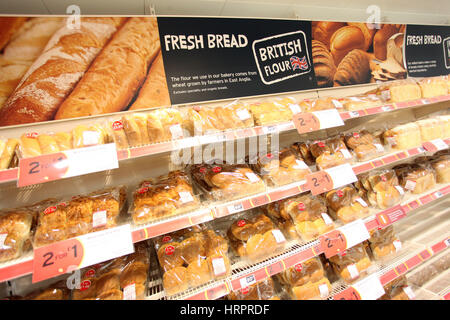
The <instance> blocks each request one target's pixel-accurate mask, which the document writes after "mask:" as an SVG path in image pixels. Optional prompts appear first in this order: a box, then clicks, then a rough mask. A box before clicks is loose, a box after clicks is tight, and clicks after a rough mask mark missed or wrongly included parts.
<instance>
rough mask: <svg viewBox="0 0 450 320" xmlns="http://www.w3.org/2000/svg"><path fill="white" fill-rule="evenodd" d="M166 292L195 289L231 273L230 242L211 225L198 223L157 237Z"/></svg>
mask: <svg viewBox="0 0 450 320" xmlns="http://www.w3.org/2000/svg"><path fill="white" fill-rule="evenodd" d="M155 248H156V251H157V255H158V262H159V266H160V268H161V273H162V279H163V287H164V291H165V292H166V294H167V295H174V294H177V293H180V292H183V291H185V290H187V289H189V288H195V287H198V286H200V285H202V284H205V283H207V282H209V281H211V280H218V279H222V278H225V277H227V276H229V275H230V274H231V263H230V260H229V258H228V242H227V240H226V239H225V237H224V235H223V234H221V232H220V231H218V230H215V229H213V228H212V226H211V225H199V226H194V227H189V228H186V229H183V230H179V231H176V232H173V233H170V234H166V235H163V236H160V237H157V238H156V239H155Z"/></svg>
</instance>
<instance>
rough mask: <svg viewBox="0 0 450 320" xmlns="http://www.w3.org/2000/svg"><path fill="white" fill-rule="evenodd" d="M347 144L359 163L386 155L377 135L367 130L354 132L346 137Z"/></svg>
mask: <svg viewBox="0 0 450 320" xmlns="http://www.w3.org/2000/svg"><path fill="white" fill-rule="evenodd" d="M345 144H346V145H347V147H348V148H349V149H350V150H352V152H353V153H354V154H355V155H356V159H358V161H367V160H370V159H373V158H377V157H380V156H382V155H383V154H385V152H386V151H385V148H384V146H383V144H382V142H381V139H380V138H379V135H378V134H377V133H371V132H369V131H367V130H361V131H353V132H349V133H347V134H346V135H345Z"/></svg>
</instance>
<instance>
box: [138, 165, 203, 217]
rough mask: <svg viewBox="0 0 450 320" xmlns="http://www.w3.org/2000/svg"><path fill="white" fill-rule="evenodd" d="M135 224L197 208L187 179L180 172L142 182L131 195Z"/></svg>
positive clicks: (196, 200)
mask: <svg viewBox="0 0 450 320" xmlns="http://www.w3.org/2000/svg"><path fill="white" fill-rule="evenodd" d="M133 199H134V205H133V211H132V217H133V221H134V223H135V224H142V223H147V222H150V221H153V220H157V219H161V218H164V217H169V216H172V215H176V214H180V213H183V212H187V211H189V210H193V209H195V208H198V206H199V205H200V203H199V200H198V199H197V197H196V196H195V195H194V191H193V189H192V185H191V182H190V179H189V177H188V176H187V175H186V174H185V173H184V172H182V171H171V172H169V174H167V175H166V176H160V177H158V178H156V179H150V180H149V181H143V182H142V183H141V184H140V185H139V187H138V189H137V190H136V191H135V192H134V194H133Z"/></svg>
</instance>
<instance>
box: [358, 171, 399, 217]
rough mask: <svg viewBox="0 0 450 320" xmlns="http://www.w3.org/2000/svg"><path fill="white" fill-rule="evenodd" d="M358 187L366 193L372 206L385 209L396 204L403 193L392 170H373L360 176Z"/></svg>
mask: <svg viewBox="0 0 450 320" xmlns="http://www.w3.org/2000/svg"><path fill="white" fill-rule="evenodd" d="M359 180H360V184H359V186H360V187H361V188H364V190H365V191H366V192H367V199H368V201H369V203H370V204H371V205H372V206H375V207H378V208H379V209H387V208H390V207H392V206H394V205H396V204H398V203H399V202H400V201H401V199H402V198H403V196H404V194H405V191H404V190H403V188H402V186H400V184H399V181H398V178H397V175H396V174H395V171H394V170H391V169H389V170H388V169H386V170H374V171H371V172H370V173H368V174H364V175H361V176H360V178H359Z"/></svg>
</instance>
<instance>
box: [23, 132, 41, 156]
mask: <svg viewBox="0 0 450 320" xmlns="http://www.w3.org/2000/svg"><path fill="white" fill-rule="evenodd" d="M37 137H38V134H37V133H36V132H31V133H25V134H23V135H22V136H21V137H20V139H19V154H20V157H21V158H31V157H36V156H40V155H41V154H42V151H41V147H40V146H39V140H38V139H37Z"/></svg>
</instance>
